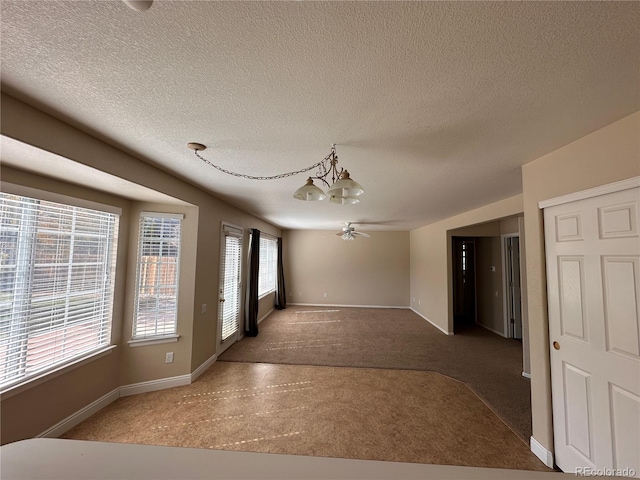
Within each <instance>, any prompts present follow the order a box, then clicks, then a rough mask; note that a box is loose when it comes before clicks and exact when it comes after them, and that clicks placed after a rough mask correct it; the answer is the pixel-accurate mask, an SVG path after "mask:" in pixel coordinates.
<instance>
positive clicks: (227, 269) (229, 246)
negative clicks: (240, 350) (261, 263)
mask: <svg viewBox="0 0 640 480" xmlns="http://www.w3.org/2000/svg"><path fill="white" fill-rule="evenodd" d="M224 238H225V246H224V251H223V259H222V265H223V269H222V278H221V279H220V281H221V289H222V292H221V293H222V298H223V299H224V302H222V306H221V308H220V315H221V317H222V341H223V342H224V341H225V340H226V339H227V338H229V337H230V336H231V335H233V334H234V333H236V331H237V330H238V319H239V318H240V286H241V285H240V281H241V280H240V279H241V277H240V264H241V259H242V230H238V229H235V228H233V227H229V226H226V225H225V227H224Z"/></svg>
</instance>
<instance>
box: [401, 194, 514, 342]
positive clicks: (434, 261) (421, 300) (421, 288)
mask: <svg viewBox="0 0 640 480" xmlns="http://www.w3.org/2000/svg"><path fill="white" fill-rule="evenodd" d="M518 213H522V195H515V196H513V197H509V198H506V199H504V200H500V201H498V202H495V203H492V204H489V205H485V206H484V207H480V208H477V209H475V210H471V211H469V212H465V213H462V214H460V215H456V216H454V217H451V218H447V219H446V220H441V221H439V222H436V223H432V224H431V225H427V226H424V227H421V228H417V229H415V230H411V232H410V258H411V267H410V288H411V294H410V299H411V307H412V308H414V309H415V310H416V311H417V312H419V313H420V314H421V315H424V316H425V317H427V318H428V319H429V320H430V321H432V322H433V323H434V324H436V325H438V326H439V327H440V328H442V329H444V330H445V331H447V332H453V312H452V297H453V295H452V282H451V278H450V277H451V275H450V272H451V236H452V234H451V231H452V230H456V229H460V228H461V227H465V226H469V225H475V224H479V223H485V222H490V221H493V220H497V219H500V218H503V217H509V216H512V215H516V214H518ZM482 228H484V227H482ZM490 228H492V229H495V226H493V227H492V226H490ZM458 231H460V230H458ZM463 231H467V232H472V231H477V230H463ZM498 232H499V224H498ZM414 299H415V301H414Z"/></svg>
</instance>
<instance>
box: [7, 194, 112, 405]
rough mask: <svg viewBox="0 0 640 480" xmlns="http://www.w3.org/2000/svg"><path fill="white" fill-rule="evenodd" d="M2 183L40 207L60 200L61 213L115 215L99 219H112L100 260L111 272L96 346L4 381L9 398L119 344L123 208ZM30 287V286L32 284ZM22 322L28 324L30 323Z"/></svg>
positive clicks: (76, 233)
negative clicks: (117, 315) (117, 305)
mask: <svg viewBox="0 0 640 480" xmlns="http://www.w3.org/2000/svg"><path fill="white" fill-rule="evenodd" d="M0 186H1V192H2V193H3V194H6V195H15V196H19V197H26V198H27V199H30V200H35V201H36V203H35V204H34V205H37V207H34V208H40V205H41V202H49V203H57V204H60V205H62V206H63V207H67V210H66V212H65V211H64V209H61V215H65V214H66V215H68V213H67V212H69V210H68V209H69V208H70V209H85V210H93V211H95V212H98V213H99V214H103V215H104V214H109V215H112V218H111V219H109V220H107V217H103V218H102V219H101V220H100V225H102V224H103V223H104V222H105V221H106V222H108V223H109V225H108V227H109V228H107V231H108V233H107V234H106V235H107V236H105V240H104V242H103V246H104V252H103V255H102V256H101V257H100V258H101V260H100V262H102V263H104V264H105V267H104V268H106V270H105V274H106V275H108V279H109V282H108V283H105V288H103V289H102V290H101V291H102V295H103V296H104V295H106V297H105V298H106V302H105V303H104V305H105V307H104V310H105V312H106V313H105V317H104V318H103V319H102V320H101V321H100V322H101V323H99V332H98V333H97V334H96V337H95V338H96V345H97V346H96V347H95V348H90V349H87V350H84V351H80V352H79V353H77V354H74V355H70V356H68V357H64V356H63V357H62V359H61V360H58V361H55V360H54V361H53V362H51V363H46V364H44V365H45V366H43V367H41V368H37V369H36V370H34V371H33V372H31V373H29V374H26V373H25V374H24V375H22V376H20V377H16V378H14V379H13V380H10V381H7V382H6V383H5V384H4V385H2V387H0V394H1V398H2V399H3V400H4V399H5V398H9V397H11V396H13V395H16V394H18V393H20V392H22V391H24V390H27V389H29V388H32V387H34V386H36V385H39V384H41V383H43V382H46V381H48V380H50V379H51V378H55V377H57V376H59V375H62V374H64V373H66V372H68V371H70V370H73V369H75V368H78V367H80V366H82V365H85V364H87V363H89V362H91V361H94V360H97V359H98V358H101V357H103V356H104V355H107V354H109V353H110V352H111V351H112V350H113V349H114V348H115V347H116V345H114V343H113V339H114V335H115V334H116V333H117V332H115V331H114V328H113V327H114V317H113V314H114V306H115V296H116V292H115V283H116V278H117V265H118V261H119V258H118V253H119V252H118V250H119V240H120V237H119V234H120V222H121V220H122V209H121V208H119V207H116V206H114V205H107V204H102V203H98V202H94V201H91V200H86V199H82V198H76V197H70V196H67V195H63V194H58V193H55V192H48V191H44V190H39V189H36V188H32V187H27V186H24V185H18V184H11V183H7V182H0ZM21 201H22V200H21ZM97 224H98V223H96V225H97ZM105 226H107V225H106V224H104V225H103V227H102V228H104V227H105ZM36 228H37V227H36ZM45 230H48V229H45ZM35 233H37V230H35V231H34V234H35ZM68 235H70V236H71V237H72V238H74V239H75V238H76V237H83V236H84V235H83V232H82V231H78V230H75V229H74V230H72V231H70V232H69V233H68ZM75 241H76V240H74V242H75ZM36 248H38V246H37V241H36V240H35V239H34V240H31V241H30V246H29V249H30V251H31V253H30V254H29V255H36ZM80 263H82V262H80ZM56 264H58V263H56ZM73 264H74V263H73V262H71V263H70V265H73ZM27 290H30V287H29V288H28V289H27ZM67 321H68V320H67V317H66V316H65V320H64V321H63V323H62V325H65V326H66V325H69V323H67ZM23 325H24V326H25V327H26V325H27V324H23ZM21 328H22V327H21ZM58 330H59V329H58ZM58 330H56V329H52V330H51V331H52V332H56V331H58ZM25 352H26V351H25Z"/></svg>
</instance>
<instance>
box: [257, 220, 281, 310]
mask: <svg viewBox="0 0 640 480" xmlns="http://www.w3.org/2000/svg"><path fill="white" fill-rule="evenodd" d="M263 242H264V244H263ZM269 245H271V247H269ZM263 247H266V248H272V249H273V251H272V254H273V260H272V262H273V263H272V265H269V266H271V267H273V272H271V273H272V276H273V278H272V280H273V285H269V286H267V290H263V291H260V281H261V279H262V278H263V277H262V268H260V267H262V266H263V261H264V262H268V259H267V258H266V255H264V253H265V252H264V250H266V248H263ZM277 289H278V239H277V238H276V237H274V236H272V235H269V234H265V233H264V232H260V265H259V266H258V299H262V298H264V297H266V296H267V295H269V294H271V293H273V292H275V291H276V290H277Z"/></svg>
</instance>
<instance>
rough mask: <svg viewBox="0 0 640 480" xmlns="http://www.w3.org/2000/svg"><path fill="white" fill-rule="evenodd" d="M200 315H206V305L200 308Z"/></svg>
mask: <svg viewBox="0 0 640 480" xmlns="http://www.w3.org/2000/svg"><path fill="white" fill-rule="evenodd" d="M200 313H207V304H206V303H203V304H202V307H200Z"/></svg>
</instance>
